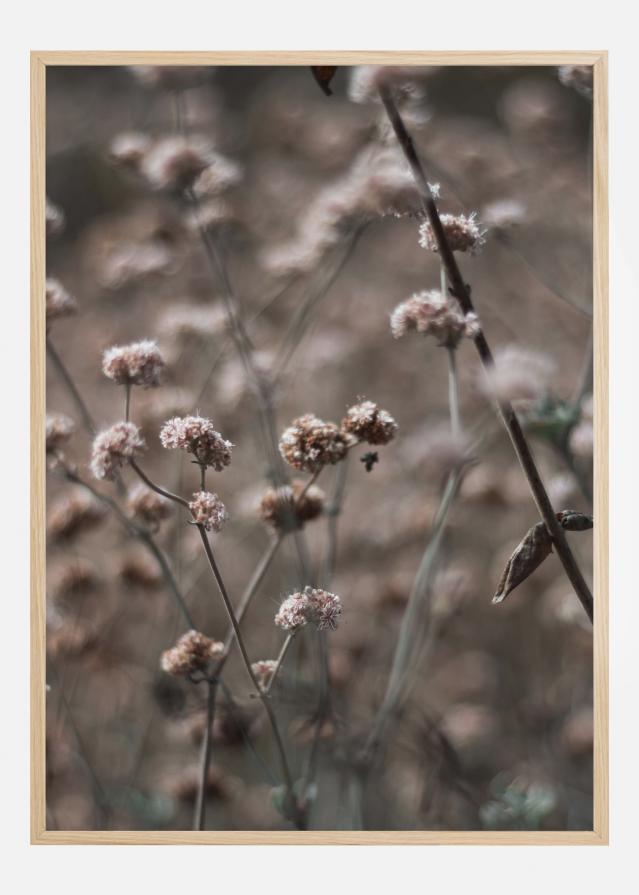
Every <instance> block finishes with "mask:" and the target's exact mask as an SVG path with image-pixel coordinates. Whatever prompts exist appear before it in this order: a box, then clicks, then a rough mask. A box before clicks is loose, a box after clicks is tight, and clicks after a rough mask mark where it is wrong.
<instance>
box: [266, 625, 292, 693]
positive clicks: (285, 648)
mask: <svg viewBox="0 0 639 895" xmlns="http://www.w3.org/2000/svg"><path fill="white" fill-rule="evenodd" d="M294 637H295V634H289V635H288V636H287V638H286V640H285V641H284V643H283V644H282V649H281V650H280V654H279V656H278V657H277V660H276V664H275V668H274V669H273V674H272V675H271V679H270V681H269V682H268V684H267V686H266V687H265V688H264V692H265V693H266V695H267V696H268V695H269V693H270V692H271V690H272V689H273V684H274V683H275V679H276V677H277V676H278V674H279V673H280V670H281V668H282V663H283V662H284V659H285V658H286V654H287V652H288V651H289V649H290V646H291V644H292V643H293V638H294Z"/></svg>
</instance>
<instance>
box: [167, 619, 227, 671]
mask: <svg viewBox="0 0 639 895" xmlns="http://www.w3.org/2000/svg"><path fill="white" fill-rule="evenodd" d="M223 652H224V644H223V643H220V642H219V641H216V640H211V638H210V637H206V635H204V634H201V633H200V632H199V631H195V630H191V631H187V632H186V634H183V635H182V636H181V637H180V639H179V640H178V642H177V643H176V644H175V646H173V647H171V649H168V650H166V651H165V652H163V653H162V658H161V660H160V665H161V668H162V671H166V673H167V674H172V675H173V676H174V677H188V676H189V675H191V674H194V673H195V672H196V671H204V672H205V671H206V670H207V669H208V666H209V663H210V662H211V661H212V660H213V659H217V658H219V657H220V656H221V655H222V653H223Z"/></svg>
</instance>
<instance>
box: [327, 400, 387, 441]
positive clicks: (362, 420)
mask: <svg viewBox="0 0 639 895" xmlns="http://www.w3.org/2000/svg"><path fill="white" fill-rule="evenodd" d="M341 428H342V432H346V434H347V435H352V436H353V437H354V438H357V439H358V441H366V442H368V444H388V442H389V441H392V440H393V438H394V437H395V435H396V433H397V429H398V428H399V427H398V425H397V423H396V422H395V420H394V419H393V417H392V416H391V415H390V413H388V411H386V410H381V408H379V407H378V406H377V404H375V403H374V402H373V401H362V402H361V404H354V405H353V406H352V407H349V409H348V411H347V412H346V416H345V417H344V419H343V420H342V426H341Z"/></svg>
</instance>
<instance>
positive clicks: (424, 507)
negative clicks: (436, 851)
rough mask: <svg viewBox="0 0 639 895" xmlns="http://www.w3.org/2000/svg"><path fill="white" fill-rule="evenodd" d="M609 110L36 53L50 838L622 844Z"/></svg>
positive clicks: (443, 73) (525, 74) (521, 62)
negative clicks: (610, 734) (611, 685)
mask: <svg viewBox="0 0 639 895" xmlns="http://www.w3.org/2000/svg"><path fill="white" fill-rule="evenodd" d="M606 97H607V86H606V54H605V53H591V52H584V53H528V54H515V53H490V54H489V53H401V54H391V53H320V54H315V53H314V54H309V53H183V54H181V53H80V52H77V53H58V52H56V53H39V52H36V53H33V54H32V152H33V155H32V203H33V206H32V417H31V423H32V582H33V583H32V678H31V683H32V703H31V710H32V719H31V720H32V757H31V758H32V841H33V842H34V843H130V842H137V843H165V844H170V843H306V844H315V843H317V844H322V843H345V844H364V843H391V844H399V843H420V844H424V843H438V844H439V843H451V844H452V843H459V844H472V843H495V844H498V843H513V844H524V843H528V844H541V843H545V844H548V843H560V844H566V843H574V844H581V843H583V844H586V843H588V844H594V843H606V842H607V836H608V832H607V812H608V802H607V791H608V790H607V773H608V772H607V755H608V751H607V611H608V610H607V598H608V595H607V530H608V529H607V143H606V141H607V122H606V114H607V113H606V109H607V105H606V103H607V99H606ZM593 470H594V475H593Z"/></svg>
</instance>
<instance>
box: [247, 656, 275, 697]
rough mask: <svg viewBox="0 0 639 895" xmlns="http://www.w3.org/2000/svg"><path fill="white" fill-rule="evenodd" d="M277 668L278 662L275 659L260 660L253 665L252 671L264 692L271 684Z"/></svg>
mask: <svg viewBox="0 0 639 895" xmlns="http://www.w3.org/2000/svg"><path fill="white" fill-rule="evenodd" d="M276 668H277V662H276V661H275V659H260V660H259V661H257V662H253V664H252V665H251V671H252V672H253V674H254V675H255V677H256V678H257V682H258V684H259V685H260V688H261V689H262V690H264V689H265V688H266V687H268V685H269V684H270V683H271V678H272V677H273V674H274V672H275V669H276Z"/></svg>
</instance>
